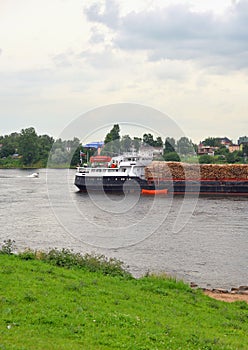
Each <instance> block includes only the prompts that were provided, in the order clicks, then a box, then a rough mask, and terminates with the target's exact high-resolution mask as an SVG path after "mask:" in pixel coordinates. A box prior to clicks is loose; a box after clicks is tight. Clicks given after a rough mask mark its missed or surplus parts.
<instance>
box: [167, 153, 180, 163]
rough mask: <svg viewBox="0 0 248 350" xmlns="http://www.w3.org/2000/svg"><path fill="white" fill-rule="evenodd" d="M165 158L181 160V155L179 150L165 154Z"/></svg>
mask: <svg viewBox="0 0 248 350" xmlns="http://www.w3.org/2000/svg"><path fill="white" fill-rule="evenodd" d="M164 160H165V161H167V162H180V160H181V159H180V157H179V155H178V154H177V152H169V153H165V154H164Z"/></svg>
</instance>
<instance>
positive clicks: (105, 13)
mask: <svg viewBox="0 0 248 350" xmlns="http://www.w3.org/2000/svg"><path fill="white" fill-rule="evenodd" d="M84 12H85V14H86V16H87V18H88V19H89V20H90V21H92V22H98V23H103V24H106V25H107V26H109V25H110V24H111V27H116V26H117V25H118V21H119V6H118V4H117V3H116V2H115V0H107V1H106V3H105V7H104V8H103V9H102V7H101V5H100V4H99V3H95V4H93V5H91V6H89V7H88V8H86V9H85V11H84Z"/></svg>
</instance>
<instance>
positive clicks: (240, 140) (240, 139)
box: [238, 136, 248, 145]
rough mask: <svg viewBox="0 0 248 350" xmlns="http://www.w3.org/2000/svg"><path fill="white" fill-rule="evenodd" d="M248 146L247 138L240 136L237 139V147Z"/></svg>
mask: <svg viewBox="0 0 248 350" xmlns="http://www.w3.org/2000/svg"><path fill="white" fill-rule="evenodd" d="M246 144H248V137H247V136H241V137H240V138H239V139H238V145H246Z"/></svg>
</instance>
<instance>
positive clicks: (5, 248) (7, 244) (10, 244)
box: [0, 239, 15, 255]
mask: <svg viewBox="0 0 248 350" xmlns="http://www.w3.org/2000/svg"><path fill="white" fill-rule="evenodd" d="M14 249H15V241H14V240H11V239H7V240H4V241H3V244H2V246H1V249H0V254H7V255H11V254H13V250H14Z"/></svg>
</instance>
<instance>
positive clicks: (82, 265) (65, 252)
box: [18, 248, 131, 278]
mask: <svg viewBox="0 0 248 350" xmlns="http://www.w3.org/2000/svg"><path fill="white" fill-rule="evenodd" d="M18 256H19V257H20V258H21V259H24V260H42V261H45V262H47V263H49V264H52V265H55V266H59V267H65V268H68V269H74V268H79V269H86V270H88V271H91V272H101V273H102V274H104V275H110V276H122V277H124V278H131V274H130V273H129V272H128V271H126V270H125V268H124V266H123V262H122V261H120V260H117V259H115V258H107V257H106V256H104V255H92V254H85V255H81V254H80V253H74V252H73V251H72V250H70V249H65V248H63V249H61V250H59V249H57V248H54V249H51V250H50V251H49V252H48V253H45V252H41V251H37V252H35V251H33V250H31V249H26V250H25V251H24V252H22V253H19V254H18Z"/></svg>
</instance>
